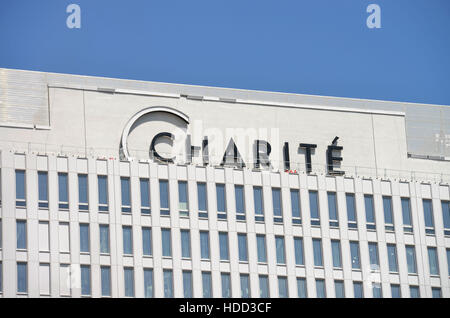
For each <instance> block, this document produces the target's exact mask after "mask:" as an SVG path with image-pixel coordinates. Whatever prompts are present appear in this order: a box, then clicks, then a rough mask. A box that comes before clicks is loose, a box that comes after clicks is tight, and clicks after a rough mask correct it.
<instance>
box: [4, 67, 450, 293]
mask: <svg viewBox="0 0 450 318" xmlns="http://www.w3.org/2000/svg"><path fill="white" fill-rule="evenodd" d="M449 136H450V108H448V107H445V106H437V105H422V104H410V103H394V102H381V101H370V100H355V99H348V98H333V97H320V96H308V95H296V94H281V93H270V92H257V91H245V90H236V89H222V88H212V87H199V86H189V85H177V84H164V83H152V82H139V81H130V80H119V79H107V78H97V77H86V76H75V75H64V74H52V73H40V72H31V71H20V70H10V69H0V173H1V178H0V181H1V183H0V189H1V191H0V194H1V196H0V199H1V206H0V229H1V235H0V238H1V242H0V248H1V250H0V273H1V275H0V294H1V296H2V297H102V296H104V297H230V296H231V297H261V296H262V297H293V298H296V297H313V298H314V297H350V298H352V297H368V298H372V297H388V298H390V297H406V298H408V297H450V280H449V275H450V265H449V263H450V211H449V201H450V190H449V182H450V142H449V139H450V137H449ZM336 137H337V138H336Z"/></svg>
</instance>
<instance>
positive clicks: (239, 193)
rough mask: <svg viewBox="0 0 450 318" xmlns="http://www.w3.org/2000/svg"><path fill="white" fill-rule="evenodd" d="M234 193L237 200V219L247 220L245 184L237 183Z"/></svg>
mask: <svg viewBox="0 0 450 318" xmlns="http://www.w3.org/2000/svg"><path fill="white" fill-rule="evenodd" d="M234 195H235V200H236V220H238V221H244V220H245V201H244V186H242V185H235V186H234Z"/></svg>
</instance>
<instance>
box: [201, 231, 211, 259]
mask: <svg viewBox="0 0 450 318" xmlns="http://www.w3.org/2000/svg"><path fill="white" fill-rule="evenodd" d="M209 254H210V253H209V232H207V231H200V255H201V258H202V259H209V257H210V255H209Z"/></svg>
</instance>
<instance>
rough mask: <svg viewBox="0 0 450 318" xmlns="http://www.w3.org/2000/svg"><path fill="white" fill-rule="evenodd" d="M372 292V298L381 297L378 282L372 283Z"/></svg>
mask: <svg viewBox="0 0 450 318" xmlns="http://www.w3.org/2000/svg"><path fill="white" fill-rule="evenodd" d="M372 294H373V298H382V297H383V293H382V290H381V284H380V283H372Z"/></svg>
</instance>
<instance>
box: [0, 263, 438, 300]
mask: <svg viewBox="0 0 450 318" xmlns="http://www.w3.org/2000/svg"><path fill="white" fill-rule="evenodd" d="M40 268H43V269H44V271H46V272H47V273H48V274H47V275H48V277H47V282H50V271H49V268H50V264H40ZM60 270H61V271H66V272H67V274H68V272H69V271H70V268H69V265H63V264H61V269H60ZM79 274H80V286H79V287H80V289H81V295H82V296H90V295H91V279H92V277H91V267H90V266H89V265H80V271H79ZM143 274H144V277H143V285H144V296H145V297H147V298H150V297H154V279H153V269H152V268H144V269H143ZM239 275H240V277H239V278H240V279H239V283H240V297H242V298H248V297H250V278H249V275H248V274H239ZM201 278H202V296H203V297H204V298H211V297H212V277H211V272H209V271H202V272H201ZM134 279H135V273H134V269H133V268H132V267H124V268H123V282H124V295H125V297H134V296H135V282H134ZM258 280H259V296H260V297H262V298H267V297H270V292H269V291H270V289H269V279H268V276H267V275H259V276H258ZM70 281H71V280H67V281H65V282H62V284H64V283H66V284H70ZM192 281H193V280H192V271H190V270H183V271H182V284H183V296H184V297H185V298H192V297H193V283H192ZM277 281H278V297H280V298H285V297H289V291H288V280H287V277H286V276H278V277H277ZM220 282H221V292H222V297H223V298H229V297H231V277H230V273H228V272H222V273H220ZM100 283H101V296H103V297H109V296H111V267H110V266H100ZM163 283H164V297H166V298H171V297H174V282H173V272H172V270H171V269H163ZM315 283H316V286H315V287H316V297H318V298H325V297H326V288H325V280H324V279H316V280H315ZM371 285H372V292H373V295H372V296H373V297H374V298H381V297H383V294H382V287H381V284H379V283H372V284H371ZM75 287H76V286H75ZM390 287H391V297H392V298H400V297H402V295H401V290H400V285H398V284H391V285H390ZM45 289H46V290H47V292H48V294H49V292H50V290H49V286H47V288H45ZM65 289H67V290H69V289H70V287H69V286H65ZM334 290H335V296H336V298H344V297H345V288H344V281H343V280H334ZM431 290H432V297H433V298H440V297H442V294H441V289H440V288H439V287H432V289H431ZM1 291H2V262H0V292H1ZM409 291H410V295H409V296H410V297H411V298H419V297H420V290H419V286H414V285H411V286H409ZM27 292H28V274H27V263H26V262H17V293H19V294H26V293H27ZM353 293H354V297H355V298H363V297H364V292H363V283H362V282H361V281H354V282H353ZM308 294H310V293H308V290H307V284H306V278H304V277H297V296H298V297H300V298H306V297H308V296H312V295H308Z"/></svg>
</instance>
